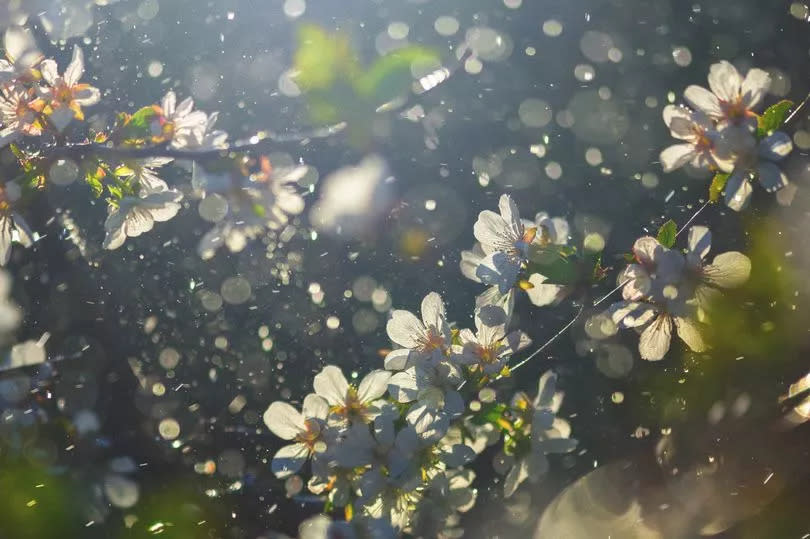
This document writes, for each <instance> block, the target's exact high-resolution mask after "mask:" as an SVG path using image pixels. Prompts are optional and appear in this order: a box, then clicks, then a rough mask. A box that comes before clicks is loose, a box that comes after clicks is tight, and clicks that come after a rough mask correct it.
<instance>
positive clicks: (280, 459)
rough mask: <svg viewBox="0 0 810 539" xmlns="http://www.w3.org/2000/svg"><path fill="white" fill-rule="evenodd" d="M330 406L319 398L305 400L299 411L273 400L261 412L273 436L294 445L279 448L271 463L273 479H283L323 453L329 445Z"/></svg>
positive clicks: (311, 395) (312, 396)
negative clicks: (289, 441)
mask: <svg viewBox="0 0 810 539" xmlns="http://www.w3.org/2000/svg"><path fill="white" fill-rule="evenodd" d="M328 415H329V405H328V404H327V402H326V400H324V399H323V398H321V397H319V396H318V395H314V394H309V395H307V396H306V397H305V398H304V404H303V408H302V412H299V411H298V410H296V409H295V408H293V407H292V406H290V405H289V404H287V403H286V402H282V401H276V402H274V403H272V404H271V405H270V406H269V407H268V408H267V410H266V411H265V412H264V416H263V419H264V424H265V425H267V428H269V429H270V430H271V431H272V432H273V434H275V435H276V436H278V437H279V438H282V439H284V440H292V441H293V442H294V443H292V444H289V445H286V446H284V447H282V448H281V449H279V450H278V451H277V452H276V454H275V456H274V457H273V460H272V462H271V468H272V470H273V473H274V474H275V475H276V477H279V478H285V477H288V476H290V475H292V474H294V473H296V472H298V470H300V469H301V467H302V466H303V465H304V463H305V462H306V461H307V460H308V459H309V458H314V457H315V456H317V455H318V454H323V453H324V452H326V450H327V448H328V444H329V442H330V438H329V430H328V427H327V426H326V418H327V416H328Z"/></svg>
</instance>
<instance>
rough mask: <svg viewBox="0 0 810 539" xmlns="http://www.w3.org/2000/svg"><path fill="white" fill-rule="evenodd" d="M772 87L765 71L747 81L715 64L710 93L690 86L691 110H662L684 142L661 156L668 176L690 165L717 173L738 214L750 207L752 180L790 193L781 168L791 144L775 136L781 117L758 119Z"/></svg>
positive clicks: (751, 73) (783, 136) (730, 67)
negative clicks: (780, 165) (759, 111)
mask: <svg viewBox="0 0 810 539" xmlns="http://www.w3.org/2000/svg"><path fill="white" fill-rule="evenodd" d="M770 84H771V78H770V76H769V75H768V73H767V72H766V71H763V70H762V69H756V68H754V69H750V70H749V71H748V73H747V74H746V76H745V77H744V78H743V77H742V75H740V73H739V72H738V71H737V69H736V68H735V67H734V66H733V65H732V64H730V63H729V62H727V61H722V62H718V63H716V64H713V65H712V66H711V68H710V70H709V88H710V89H706V88H704V87H702V86H696V85H692V86H689V87H687V88H686V90H685V91H684V94H683V97H684V99H685V100H686V102H687V103H688V104H689V106H690V107H691V108H689V107H687V106H675V105H667V106H666V107H664V111H663V115H664V122H666V124H667V127H669V129H670V131H671V133H672V136H673V137H675V138H676V139H679V140H681V141H682V142H679V143H678V144H674V145H672V146H670V147H668V148H666V149H665V150H664V151H662V152H661V165H662V166H663V168H664V172H671V171H673V170H675V169H677V168H680V167H682V166H684V165H687V164H688V165H690V166H692V167H695V168H698V169H708V170H710V171H712V172H715V173H718V174H719V175H720V178H722V180H721V181H719V182H718V183H719V185H718V190H719V189H721V188H724V192H725V195H724V198H725V203H726V205H727V206H728V207H729V208H731V209H733V210H735V211H740V210H742V209H743V208H745V207H746V206H747V205H748V203H749V201H750V198H751V194H752V192H753V187H752V185H751V181H752V180H754V179H756V180H758V181H759V184H760V185H761V186H762V187H763V188H764V189H765V190H766V191H767V192H770V193H772V192H776V191H779V190H780V189H783V188H784V187H786V186H787V185H788V184H789V182H788V178H787V176H786V175H785V173H784V172H782V170H781V169H780V168H779V166H778V163H779V162H780V161H782V160H783V159H784V158H785V157H787V155H788V154H789V153H790V152H791V151H792V150H793V142H792V141H791V139H790V136H789V135H787V134H785V133H783V132H782V131H778V130H777V128H778V127H780V124H781V123H782V119H783V118H782V117H781V116H778V117H777V116H776V115H775V114H769V112H771V111H770V110H769V111H766V113H765V114H763V115H762V116H760V115H758V114H757V113H756V111H757V110H758V109H759V107H760V105H761V103H762V101H763V98H764V97H765V94H766V93H767V91H768V89H769V87H770ZM784 103H786V104H788V102H784ZM779 105H781V104H778V105H777V109H775V110H779V109H778V107H779Z"/></svg>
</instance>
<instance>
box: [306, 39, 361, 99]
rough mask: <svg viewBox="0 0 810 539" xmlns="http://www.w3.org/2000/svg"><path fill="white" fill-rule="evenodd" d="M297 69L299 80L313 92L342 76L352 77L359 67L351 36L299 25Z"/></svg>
mask: <svg viewBox="0 0 810 539" xmlns="http://www.w3.org/2000/svg"><path fill="white" fill-rule="evenodd" d="M293 70H294V72H295V83H296V84H297V85H298V87H299V88H301V90H303V91H304V92H309V91H311V90H318V89H320V90H324V89H327V88H329V87H331V86H332V84H333V83H334V82H335V80H337V79H340V78H342V79H345V80H352V79H354V78H356V76H357V75H358V71H359V67H358V65H357V57H356V55H355V52H354V50H353V48H352V46H351V43H350V41H349V38H348V36H346V35H345V34H342V33H330V32H327V31H326V30H324V29H323V28H321V27H320V26H317V25H315V24H305V25H303V26H301V27H300V28H299V29H298V48H297V49H296V51H295V56H294V58H293Z"/></svg>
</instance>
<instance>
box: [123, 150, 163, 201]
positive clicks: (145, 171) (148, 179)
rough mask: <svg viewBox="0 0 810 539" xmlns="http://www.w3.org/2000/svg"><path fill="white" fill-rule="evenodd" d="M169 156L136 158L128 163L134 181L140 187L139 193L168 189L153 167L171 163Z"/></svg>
mask: <svg viewBox="0 0 810 539" xmlns="http://www.w3.org/2000/svg"><path fill="white" fill-rule="evenodd" d="M172 161H173V159H172V158H171V157H149V158H146V159H138V160H136V161H135V162H133V163H130V164H129V165H130V167H131V168H132V171H133V174H134V177H135V181H137V182H138V185H139V186H140V188H141V191H140V192H141V193H144V194H145V193H159V192H162V191H168V190H169V186H168V185H166V182H165V181H164V180H162V179H161V178H160V177H159V176H158V175H157V172H156V171H155V169H157V168H160V167H162V166H164V165H168V164H169V163H171V162H172Z"/></svg>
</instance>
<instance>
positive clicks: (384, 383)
mask: <svg viewBox="0 0 810 539" xmlns="http://www.w3.org/2000/svg"><path fill="white" fill-rule="evenodd" d="M390 379H391V373H390V372H388V371H384V370H382V369H378V370H373V371H371V372H370V373H368V374H367V375H366V376H365V378H363V380H362V381H361V382H360V386H358V388H357V398H359V399H360V402H372V401H374V400H377V399H379V398H380V397H382V396H383V395H384V394H385V392H386V391H388V381H389V380H390Z"/></svg>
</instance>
